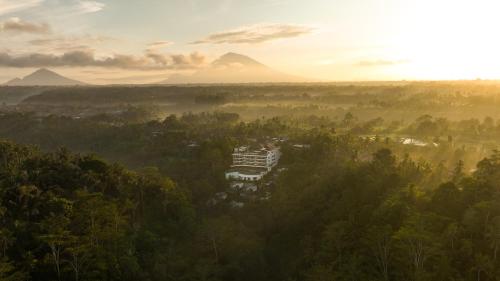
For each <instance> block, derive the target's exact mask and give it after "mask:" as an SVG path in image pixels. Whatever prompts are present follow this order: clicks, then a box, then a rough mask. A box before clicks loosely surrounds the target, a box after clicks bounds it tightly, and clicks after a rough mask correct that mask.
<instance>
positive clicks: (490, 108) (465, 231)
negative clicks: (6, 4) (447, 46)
mask: <svg viewBox="0 0 500 281" xmlns="http://www.w3.org/2000/svg"><path fill="white" fill-rule="evenodd" d="M497 88H498V87H497V85H496V84H491V85H490V84H488V83H486V82H485V83H480V82H477V83H473V82H470V83H465V82H464V83H463V84H462V82H457V83H451V82H450V83H436V84H435V83H415V84H413V83H403V82H401V83H394V84H391V85H376V84H375V85H358V86H352V85H336V86H331V85H312V84H311V85H300V86H297V85H273V86H268V85H267V86H266V85H244V86H236V85H234V86H220V87H218V86H210V87H208V86H207V87H195V86H193V87H123V88H118V87H111V88H107V87H102V88H93V87H88V88H87V87H82V88H76V89H73V88H54V89H48V88H36V90H37V91H44V93H42V94H41V95H35V94H33V95H34V96H32V97H31V98H28V99H27V100H25V101H24V102H23V103H21V104H20V105H18V106H8V105H4V106H2V107H1V108H0V138H2V139H7V140H9V141H2V142H0V281H3V280H6V281H7V280H8V281H21V280H51V281H52V280H76V281H79V280H82V281H84V280H89V281H90V280H96V281H97V280H139V281H141V280H144V281H160V280H162V281H163V280H175V281H177V280H181V281H182V280H185V281H195V280H196V281H198V280H211V281H223V280H227V281H229V280H244V281H245V280H248V281H254V280H263V281H266V280H269V281H279V280H283V281H293V280H297V281H299V280H304V281H316V280H319V281H322V280H328V281H330V280H346V281H351V280H381V281H382V280H383V281H389V280H390V281H396V280H412V281H427V280H432V281H442V280H463V281H466V280H471V281H472V280H475V281H490V280H491V281H493V280H500V278H499V276H500V257H499V255H500V253H499V250H500V152H498V151H497V150H495V149H496V148H498V147H499V141H498V139H499V137H500V122H499V121H498V120H495V119H498V118H499V117H500V115H499V114H498V110H497V108H498V105H499V104H498V101H499V100H498V92H500V91H498V92H497ZM31 90H33V89H29V88H20V89H17V88H8V93H7V94H8V96H9V97H11V96H12V95H13V93H16V91H22V92H23V94H27V93H28V92H30V91H31ZM474 93H477V94H478V95H475V94H474ZM486 94H488V95H486ZM490 94H491V95H490ZM0 98H1V97H0ZM174 108H175V109H174ZM46 109H47V110H48V112H52V113H55V114H48V113H47V112H46V111H45V110H46ZM191 109H192V112H194V113H190V112H191ZM204 110H206V111H208V112H210V113H199V111H204ZM177 111H181V112H182V114H178V115H173V114H171V113H172V112H177ZM469 111H470V112H469ZM184 112H186V113H184ZM196 112H198V113H196ZM235 112H237V113H238V114H236V113H235ZM479 112H480V114H479ZM404 114H406V115H404ZM488 116H492V117H488ZM10 141H12V142H10ZM14 142H15V143H18V144H14ZM266 142H275V143H277V144H279V145H280V146H281V151H282V153H283V155H282V158H281V160H280V163H279V165H278V167H276V168H275V169H274V170H273V172H271V173H270V174H269V175H267V176H266V177H265V178H264V180H262V181H261V182H258V183H257V185H258V191H256V192H254V193H252V194H247V193H238V192H235V191H234V190H232V188H231V187H230V186H231V185H230V183H229V182H228V181H227V180H226V179H225V178H224V172H225V171H226V170H227V169H228V168H229V167H230V165H231V153H232V149H233V148H234V147H236V146H239V145H247V144H259V143H266ZM31 145H36V147H35V146H31ZM61 147H66V148H61ZM70 151H71V152H70ZM96 155H98V156H96ZM101 157H102V159H103V160H101ZM109 163H118V164H109ZM221 193H225V195H227V198H226V199H223V200H222V199H221V200H219V201H217V200H216V201H217V202H216V203H213V202H215V201H214V198H218V197H217V194H221ZM235 202H238V204H236V205H235V204H234V203H235Z"/></svg>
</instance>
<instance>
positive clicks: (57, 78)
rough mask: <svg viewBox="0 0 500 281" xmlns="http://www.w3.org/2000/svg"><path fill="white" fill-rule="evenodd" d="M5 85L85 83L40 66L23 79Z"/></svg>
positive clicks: (68, 84) (66, 84)
mask: <svg viewBox="0 0 500 281" xmlns="http://www.w3.org/2000/svg"><path fill="white" fill-rule="evenodd" d="M5 85H9V86H73V85H85V83H83V82H80V81H76V80H73V79H69V78H66V77H64V76H62V75H59V74H57V73H55V72H54V71H51V70H49V69H46V68H40V69H38V70H37V71H35V72H33V73H31V74H30V75H28V76H26V77H24V78H23V79H19V78H16V79H13V80H10V81H9V82H7V83H6V84H5Z"/></svg>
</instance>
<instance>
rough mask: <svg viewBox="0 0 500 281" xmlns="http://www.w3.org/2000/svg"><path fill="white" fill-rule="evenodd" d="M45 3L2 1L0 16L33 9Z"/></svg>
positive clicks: (35, 0) (37, 1) (41, 0)
mask: <svg viewBox="0 0 500 281" xmlns="http://www.w3.org/2000/svg"><path fill="white" fill-rule="evenodd" d="M43 2H44V0H0V15H5V14H10V13H13V12H19V11H22V10H26V9H29V8H33V7H36V6H38V5H40V4H42V3H43Z"/></svg>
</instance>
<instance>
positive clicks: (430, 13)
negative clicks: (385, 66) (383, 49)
mask: <svg viewBox="0 0 500 281" xmlns="http://www.w3.org/2000/svg"><path fill="white" fill-rule="evenodd" d="M415 2H417V1H415ZM404 9H405V12H404V13H402V18H401V19H400V24H401V25H400V28H399V34H397V35H396V36H395V37H393V40H394V41H393V42H392V46H391V47H390V48H389V49H388V50H387V53H388V55H392V56H396V57H404V58H406V59H407V60H408V61H409V63H408V64H405V65H401V66H400V67H399V69H398V71H402V72H403V73H405V74H406V75H408V76H410V77H415V78H417V79H475V78H486V79H499V78H500V53H499V52H500V36H498V30H497V28H498V27H500V17H498V16H497V13H498V11H499V10H500V2H499V1H489V0H479V1H453V0H444V1H428V0H424V1H418V3H413V4H411V5H408V6H406V7H405V8H404Z"/></svg>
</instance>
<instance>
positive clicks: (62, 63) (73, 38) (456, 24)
mask: <svg viewBox="0 0 500 281" xmlns="http://www.w3.org/2000/svg"><path fill="white" fill-rule="evenodd" d="M499 10H500V2H499V1H494V0H475V1H463V0H309V1H304V0H258V1H256V0H95V1H94V0H92V1H90V0H0V83H1V82H3V81H7V80H9V79H12V78H14V77H23V76H25V75H27V74H29V73H31V72H32V71H34V70H36V69H37V68H40V67H47V68H50V69H52V70H54V71H56V72H59V73H61V74H63V75H65V76H69V77H71V78H74V79H79V80H82V81H85V82H88V83H95V84H110V83H111V84H115V83H152V82H158V81H161V80H164V79H166V78H167V77H168V76H169V75H172V74H175V73H191V72H194V71H197V70H199V69H201V68H203V67H206V66H207V65H208V64H209V63H210V62H211V61H213V60H215V59H216V58H217V57H219V56H221V55H223V54H225V53H227V52H236V53H240V54H244V55H247V56H250V57H252V58H254V59H256V60H258V61H260V62H262V63H264V64H266V65H268V66H270V67H272V68H274V69H276V70H279V71H281V72H285V73H288V74H292V75H296V76H301V77H307V78H311V79H314V80H317V81H356V80H363V81H371V80H385V81H387V80H441V79H446V80H448V79H476V78H482V79H499V78H500V56H499V55H498V52H499V50H500V37H499V36H498V31H497V28H498V27H499V26H500V17H498V16H497V13H498V11H499Z"/></svg>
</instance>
